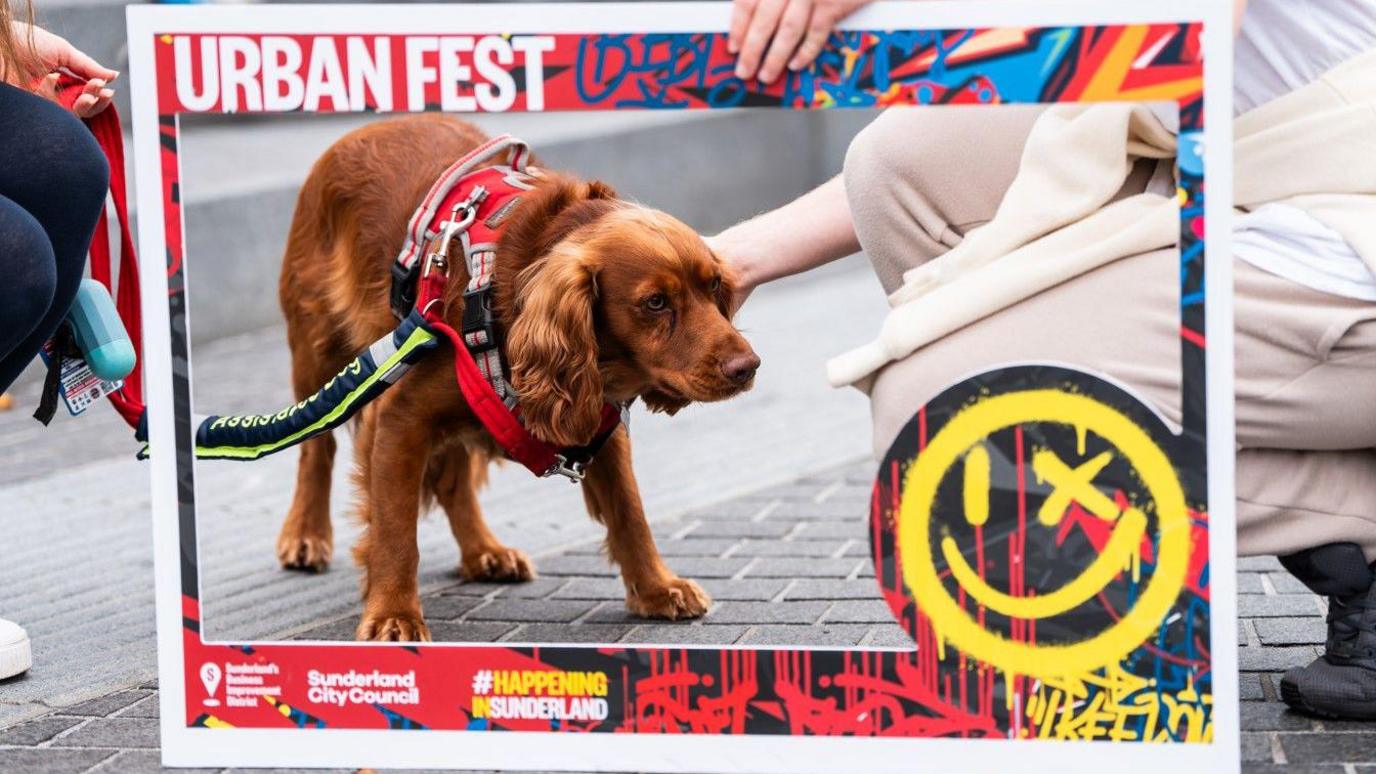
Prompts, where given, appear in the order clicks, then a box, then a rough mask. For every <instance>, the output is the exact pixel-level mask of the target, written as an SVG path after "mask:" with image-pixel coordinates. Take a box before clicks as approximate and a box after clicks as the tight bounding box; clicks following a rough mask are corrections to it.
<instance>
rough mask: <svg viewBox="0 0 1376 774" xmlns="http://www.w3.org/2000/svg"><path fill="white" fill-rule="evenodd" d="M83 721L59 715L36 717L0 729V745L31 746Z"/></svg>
mask: <svg viewBox="0 0 1376 774" xmlns="http://www.w3.org/2000/svg"><path fill="white" fill-rule="evenodd" d="M84 722H85V721H84V720H83V719H82V718H73V717H63V716H61V715H49V716H47V717H42V718H38V719H37V720H32V721H29V722H28V723H22V724H20V725H17V726H12V727H10V728H7V729H4V730H3V731H0V747H8V746H15V747H33V746H35V745H38V744H41V743H43V742H46V741H48V740H49V739H52V738H53V737H54V736H57V735H58V734H60V733H62V732H63V731H66V730H67V729H69V728H71V727H73V726H75V725H78V724H80V723H84Z"/></svg>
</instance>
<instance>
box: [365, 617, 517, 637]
mask: <svg viewBox="0 0 1376 774" xmlns="http://www.w3.org/2000/svg"><path fill="white" fill-rule="evenodd" d="M515 628H516V624H514V623H481V622H477V621H460V622H454V621H435V622H434V623H431V624H430V636H431V637H432V638H434V640H435V641H436V642H497V641H498V640H500V639H502V638H503V637H505V636H507V635H508V634H510V633H511V632H512V630H514V629H515ZM344 639H350V640H352V639H353V634H352V632H351V633H350V634H349V636H348V637H346V638H344Z"/></svg>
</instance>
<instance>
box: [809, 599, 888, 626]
mask: <svg viewBox="0 0 1376 774" xmlns="http://www.w3.org/2000/svg"><path fill="white" fill-rule="evenodd" d="M823 620H825V621H826V622H827V623H876V624H878V623H890V622H892V621H893V620H894V618H893V611H892V610H890V609H889V606H888V604H887V603H885V602H884V601H883V600H879V599H865V600H854V601H850V602H847V603H846V604H837V605H833V606H832V608H831V609H830V610H828V611H827V614H826V617H825V618H824V619H823Z"/></svg>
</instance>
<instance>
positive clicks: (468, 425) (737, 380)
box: [277, 115, 760, 640]
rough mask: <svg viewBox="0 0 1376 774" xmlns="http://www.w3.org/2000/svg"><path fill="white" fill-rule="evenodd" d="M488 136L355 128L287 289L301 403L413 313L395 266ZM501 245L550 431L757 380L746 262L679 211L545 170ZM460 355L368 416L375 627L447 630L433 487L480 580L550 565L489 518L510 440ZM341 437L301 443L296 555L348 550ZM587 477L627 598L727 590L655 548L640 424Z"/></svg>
mask: <svg viewBox="0 0 1376 774" xmlns="http://www.w3.org/2000/svg"><path fill="white" fill-rule="evenodd" d="M486 139H487V138H486V137H485V136H483V134H482V133H481V132H480V131H479V130H478V129H476V128H475V127H473V126H471V125H470V124H467V123H464V122H463V121H459V120H456V119H453V118H447V117H441V116H433V115H420V116H412V117H406V118H400V119H396V120H390V121H384V122H379V123H375V124H371V125H369V126H367V127H364V128H362V129H359V130H356V131H354V132H351V133H350V134H348V135H347V136H345V137H344V138H342V139H341V140H339V141H338V142H337V143H335V144H334V145H333V146H332V147H331V148H330V149H329V150H327V151H326V152H325V154H324V155H323V156H321V158H320V159H319V161H317V162H316V164H315V166H314V168H313V169H312V170H311V173H310V176H309V178H308V179H307V180H306V183H305V186H304V187H303V188H302V190H301V194H300V198H299V199H298V201H297V205H296V213H295V216H294V218H293V221H292V227H291V233H290V236H289V238H288V242H287V248H286V256H285V259H284V261H283V265H282V278H281V286H280V293H281V301H282V311H283V312H284V313H285V315H286V319H287V338H288V342H289V344H290V346H291V354H292V382H293V386H294V388H295V392H296V395H297V397H298V399H303V398H306V397H307V396H309V395H311V394H313V393H314V392H315V391H316V390H317V389H318V388H319V387H320V386H321V385H322V384H324V383H325V382H326V381H328V380H329V379H330V378H331V377H332V376H334V375H335V374H336V373H337V372H338V371H339V370H340V369H341V368H343V367H344V366H345V365H346V364H347V363H348V362H349V361H350V360H351V359H352V358H353V357H354V356H355V355H356V354H357V353H358V352H359V351H361V350H362V349H364V348H365V347H367V346H368V345H369V344H370V343H372V342H373V341H375V340H376V339H378V338H379V337H380V336H382V335H384V334H385V333H387V332H388V331H390V330H392V328H394V327H395V325H396V320H395V318H393V316H392V314H391V311H390V308H389V304H388V291H389V287H390V281H391V276H390V267H391V263H392V261H393V259H394V257H395V255H396V253H397V251H398V250H399V249H400V246H401V244H402V242H403V240H404V238H405V233H406V226H407V221H408V219H409V218H410V217H411V214H412V213H413V212H414V210H415V208H416V205H417V204H418V203H419V202H420V201H421V199H422V198H423V197H424V196H425V194H426V192H427V191H428V190H429V188H430V186H431V184H432V183H434V181H435V179H436V178H437V177H438V176H439V175H440V173H441V172H443V171H444V170H445V168H446V167H448V166H449V165H450V164H451V163H453V162H454V161H455V160H456V159H458V158H460V157H461V156H463V155H464V154H466V153H467V152H469V151H470V150H472V149H473V148H475V147H477V146H478V145H480V144H482V143H483V142H484V141H485V140H486ZM497 255H498V258H497V268H496V274H495V277H494V280H493V287H494V293H495V297H494V312H495V315H496V317H497V321H498V326H499V328H500V329H501V330H502V331H503V332H504V333H505V340H506V345H505V347H504V351H503V357H504V359H505V362H506V363H507V367H508V372H509V376H510V380H511V383H512V385H513V386H514V387H515V388H516V391H517V393H518V394H519V397H520V405H521V411H522V416H523V418H524V420H525V422H526V425H527V427H528V429H529V430H530V431H531V432H532V434H534V435H535V436H537V437H538V438H540V439H542V440H545V441H547V442H550V443H553V444H556V445H560V446H572V445H579V444H584V443H587V442H588V440H589V439H590V438H591V436H592V435H593V434H594V432H595V430H596V428H597V425H598V420H599V416H600V410H601V407H602V405H603V403H604V402H606V401H612V402H620V401H627V400H630V399H633V398H639V399H640V400H642V401H644V403H645V405H646V406H648V407H649V408H650V409H652V410H655V411H666V412H669V413H673V412H675V411H677V410H678V409H680V408H682V407H683V406H684V405H686V404H688V403H689V402H691V401H715V400H722V399H724V398H729V397H731V396H733V395H736V394H738V393H740V392H742V391H744V390H748V389H749V388H750V387H751V385H752V383H753V381H754V377H755V370H756V369H757V368H758V366H759V362H760V361H759V358H758V357H756V355H755V353H754V351H752V350H751V348H750V345H749V344H748V343H747V342H746V341H745V339H744V338H742V336H741V335H740V333H739V332H737V330H736V329H735V328H734V327H733V326H732V324H731V321H730V319H729V314H728V307H727V304H728V302H729V299H730V298H731V278H730V273H729V271H728V269H727V267H726V266H724V265H723V263H722V262H721V261H720V260H719V259H718V258H717V257H716V256H714V255H713V254H712V252H711V251H710V250H709V249H708V248H707V246H706V245H705V244H704V243H703V241H702V239H701V237H699V236H698V234H696V233H695V232H694V231H693V230H692V229H690V228H688V226H686V225H684V224H683V223H681V222H679V221H678V220H676V219H674V218H672V217H670V216H669V215H666V214H664V213H662V212H658V211H655V210H651V209H647V208H645V207H641V206H639V205H636V204H632V203H630V202H627V201H624V200H622V199H619V198H617V195H616V193H615V192H614V191H613V190H612V189H611V188H610V187H608V186H607V185H605V184H602V183H598V182H586V181H582V180H579V179H577V178H575V177H571V176H568V175H563V174H557V173H552V172H549V171H541V173H540V175H539V177H538V181H537V183H536V187H535V190H533V191H531V192H529V193H527V194H524V195H523V196H522V197H521V203H520V205H519V206H518V207H517V208H516V209H515V211H514V212H513V214H512V215H511V216H510V219H509V225H507V227H506V230H505V232H504V233H503V235H502V237H501V241H500V243H499V246H498V251H497ZM467 280H468V277H467V272H466V270H465V268H464V264H463V261H461V260H460V261H455V262H454V263H453V264H452V268H451V269H450V279H449V284H448V288H449V292H448V297H447V298H446V311H445V318H446V320H448V321H450V323H451V324H452V325H454V326H455V327H458V325H459V323H460V320H461V317H462V306H463V301H462V290H463V288H464V286H465V284H466V283H467ZM453 356H454V355H453V352H452V350H450V349H449V348H448V347H447V346H446V347H443V348H441V349H440V350H439V351H437V352H436V353H435V354H432V355H430V356H429V357H428V358H426V359H424V360H423V361H421V362H420V363H419V364H418V365H416V366H415V367H414V368H412V369H411V371H410V372H409V373H408V374H407V375H406V376H405V377H403V378H402V380H401V381H400V382H399V383H398V384H397V385H396V386H395V387H393V388H392V389H391V390H389V391H388V392H386V393H384V394H383V395H382V396H381V397H380V398H378V399H377V400H376V401H374V402H373V403H372V404H371V405H369V406H368V407H366V409H364V411H363V412H361V414H360V417H361V419H360V421H359V423H358V425H359V426H358V429H357V432H356V437H355V443H356V453H355V460H356V466H357V470H356V473H355V481H356V483H357V488H358V493H359V511H360V514H361V517H362V518H363V520H364V521H365V523H366V526H367V530H366V532H365V533H364V535H363V537H362V538H361V539H360V541H359V543H358V545H357V546H356V547H355V548H354V555H355V558H356V559H357V561H358V562H359V564H360V565H362V566H363V568H364V581H363V616H362V619H361V620H360V623H359V626H358V631H357V636H358V638H359V639H363V640H427V639H429V637H430V635H429V630H428V628H427V627H426V625H425V620H424V618H423V615H422V611H421V602H420V597H419V596H418V594H417V587H416V571H417V564H418V562H419V551H418V548H417V545H416V523H417V520H418V519H419V516H420V514H421V512H422V510H423V508H424V507H425V506H427V505H428V504H429V503H430V502H431V501H432V500H435V501H438V502H439V504H440V505H441V506H442V507H443V508H444V511H445V513H446V514H447V515H448V517H449V525H450V527H451V528H452V529H453V532H454V537H455V538H456V539H457V540H458V544H459V551H460V554H461V557H462V558H461V564H460V568H459V572H460V574H461V575H462V576H463V577H464V578H465V579H469V580H487V581H524V580H528V579H530V578H532V577H534V575H535V570H534V568H533V566H532V565H531V562H530V559H529V558H528V557H527V556H526V555H525V554H524V553H523V552H521V551H520V550H518V549H514V548H508V547H507V546H505V545H503V544H502V542H501V541H499V540H498V539H497V537H496V536H495V535H493V534H492V532H491V531H490V530H489V529H488V528H487V525H486V524H485V523H484V521H483V516H482V512H481V511H480V510H479V507H478V498H477V489H478V487H479V486H480V485H481V484H482V483H483V482H484V481H485V479H486V469H487V465H488V463H489V461H490V460H493V459H498V458H500V457H501V452H500V450H499V449H498V448H497V447H496V445H495V443H494V441H493V440H492V439H491V437H490V436H489V435H488V434H487V432H486V431H485V430H484V429H483V426H482V424H480V422H479V421H478V420H477V418H476V417H475V416H474V415H473V413H472V412H471V411H470V410H469V408H468V406H467V404H466V403H465V402H464V399H463V396H462V394H461V393H460V392H459V388H458V385H457V384H456V383H455V378H454V364H453V360H452V358H453ZM334 451H335V442H334V438H333V437H332V436H331V435H328V434H325V435H321V436H318V437H316V438H313V439H311V440H308V441H306V442H305V443H304V444H302V446H301V459H300V465H299V468H298V471H297V480H296V492H295V494H294V496H293V499H292V504H291V509H290V511H288V513H287V518H286V521H285V523H284V524H283V525H282V532H281V535H280V537H279V538H278V542H277V555H278V558H279V559H280V561H281V562H282V564H283V565H284V566H286V567H290V568H301V569H314V570H319V569H323V568H324V567H325V566H326V565H327V564H328V563H329V561H330V556H331V552H332V531H331V526H330V509H329V498H330V469H331V466H332V464H333V459H334ZM548 485H549V486H557V485H558V484H557V483H554V482H550V483H549V484H548ZM582 487H583V496H584V500H585V501H586V502H587V507H588V513H589V514H590V515H591V516H592V517H593V518H594V519H596V520H597V521H599V522H601V523H602V524H604V525H605V526H606V528H607V543H606V545H607V550H608V552H609V554H610V556H611V558H612V560H614V561H615V562H616V563H617V564H618V565H620V568H621V575H622V578H623V580H624V582H625V585H626V606H627V607H628V608H629V609H630V610H631V611H633V612H634V613H636V614H637V615H641V616H651V617H661V618H691V617H696V616H700V615H702V614H703V613H704V612H706V610H707V607H708V605H709V604H710V600H709V599H708V597H707V594H705V593H704V592H703V590H702V588H701V587H699V586H698V584H696V583H694V582H693V581H691V580H687V579H684V578H680V577H678V576H677V575H676V574H674V572H673V571H672V570H670V569H669V568H668V567H667V566H665V564H664V562H663V561H662V560H661V559H660V556H659V552H658V550H657V549H656V548H655V543H654V538H653V537H652V536H651V534H650V528H649V526H648V525H647V524H646V521H645V513H644V510H643V508H642V506H641V502H640V493H639V490H638V488H637V485H636V480H635V476H634V475H633V473H632V471H631V449H630V441H629V440H628V438H627V436H626V430H625V428H624V427H622V428H620V429H618V430H617V431H616V433H615V434H614V435H613V436H612V437H611V439H610V440H609V441H608V442H607V444H606V445H605V446H604V447H603V448H602V450H601V451H600V452H599V453H598V455H597V457H596V458H595V459H594V460H593V462H592V464H590V465H589V466H588V469H587V477H586V479H585V480H584V481H583V484H582Z"/></svg>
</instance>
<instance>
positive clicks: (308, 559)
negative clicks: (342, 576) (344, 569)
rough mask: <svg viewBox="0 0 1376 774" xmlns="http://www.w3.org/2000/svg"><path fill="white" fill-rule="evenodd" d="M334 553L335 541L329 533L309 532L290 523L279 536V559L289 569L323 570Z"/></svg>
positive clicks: (328, 564)
mask: <svg viewBox="0 0 1376 774" xmlns="http://www.w3.org/2000/svg"><path fill="white" fill-rule="evenodd" d="M333 554H334V541H332V540H331V539H330V536H329V535H312V534H307V533H306V532H305V531H303V530H297V529H292V528H291V526H290V524H288V525H285V526H283V527H282V533H281V534H280V535H278V536H277V561H279V562H281V563H282V566H283V567H285V568H286V569H288V570H308V571H310V572H323V571H324V570H325V568H326V567H329V566H330V557H331V556H332V555H333Z"/></svg>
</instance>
